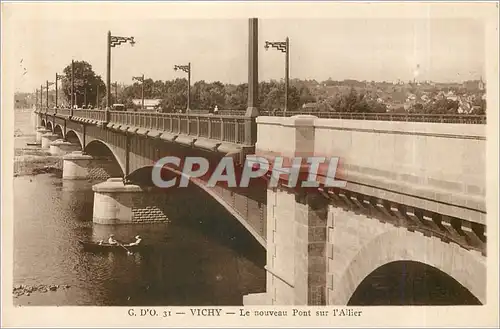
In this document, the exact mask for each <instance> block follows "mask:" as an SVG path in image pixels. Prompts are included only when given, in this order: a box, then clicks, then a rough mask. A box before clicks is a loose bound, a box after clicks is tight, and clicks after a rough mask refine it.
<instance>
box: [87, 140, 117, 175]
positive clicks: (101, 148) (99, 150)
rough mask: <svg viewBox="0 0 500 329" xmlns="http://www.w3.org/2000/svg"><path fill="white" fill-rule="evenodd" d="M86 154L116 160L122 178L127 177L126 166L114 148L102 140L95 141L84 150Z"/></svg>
mask: <svg viewBox="0 0 500 329" xmlns="http://www.w3.org/2000/svg"><path fill="white" fill-rule="evenodd" d="M83 150H84V151H85V153H87V154H88V155H92V156H96V157H110V158H112V159H114V161H115V162H116V164H117V165H118V166H119V167H120V170H121V175H122V177H123V176H124V175H125V165H124V164H123V162H122V160H121V159H120V157H118V156H117V155H116V154H115V152H114V151H113V148H112V147H110V146H109V145H108V144H107V143H105V142H103V141H100V140H93V141H91V142H90V143H88V144H87V145H85V148H84V149H83Z"/></svg>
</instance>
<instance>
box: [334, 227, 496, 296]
mask: <svg viewBox="0 0 500 329" xmlns="http://www.w3.org/2000/svg"><path fill="white" fill-rule="evenodd" d="M401 261H408V262H417V263H422V264H425V265H428V266H431V267H433V268H435V269H438V270H439V271H441V272H443V273H444V274H446V275H448V276H449V277H451V278H452V279H454V280H455V281H457V282H458V283H459V284H460V285H461V286H463V287H464V288H466V289H467V290H468V291H469V292H470V293H471V294H472V295H473V296H474V297H475V298H476V299H477V300H479V301H480V302H481V303H482V304H483V305H484V304H485V303H486V260H485V258H484V257H483V256H481V254H479V253H477V252H471V251H468V250H466V249H464V248H462V247H460V246H458V245H456V244H454V243H445V242H443V241H441V240H440V239H438V238H434V237H432V238H429V237H425V236H424V235H423V234H421V233H418V232H410V231H408V230H406V229H405V228H393V229H391V230H389V231H386V232H385V233H382V234H380V235H378V236H376V237H375V238H374V239H372V240H371V241H369V242H368V243H366V244H365V245H364V246H362V247H361V248H360V250H359V252H358V253H357V254H356V256H354V258H353V259H352V260H351V262H350V264H349V266H348V267H347V269H345V270H344V272H343V274H342V275H341V277H340V279H339V281H338V282H337V284H336V286H337V287H339V288H342V290H344V293H343V294H338V295H336V296H334V302H335V303H338V304H339V305H346V304H348V302H349V300H350V299H351V297H352V296H353V294H354V293H355V291H356V289H357V288H358V286H359V285H360V284H361V283H362V281H363V280H364V279H365V278H367V277H368V276H369V275H370V274H371V273H373V272H374V271H376V270H377V269H378V268H380V267H382V266H384V265H387V264H390V263H393V262H401ZM464 268H467V270H464Z"/></svg>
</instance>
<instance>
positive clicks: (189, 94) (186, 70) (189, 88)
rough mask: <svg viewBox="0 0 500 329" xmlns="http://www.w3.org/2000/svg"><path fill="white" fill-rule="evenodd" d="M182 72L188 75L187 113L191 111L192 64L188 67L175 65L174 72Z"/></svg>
mask: <svg viewBox="0 0 500 329" xmlns="http://www.w3.org/2000/svg"><path fill="white" fill-rule="evenodd" d="M177 70H181V71H184V72H186V73H187V74H188V90H187V108H186V112H187V111H189V110H190V109H191V63H188V65H175V66H174V71H177Z"/></svg>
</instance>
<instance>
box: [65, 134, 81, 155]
mask: <svg viewBox="0 0 500 329" xmlns="http://www.w3.org/2000/svg"><path fill="white" fill-rule="evenodd" d="M64 138H65V139H66V140H67V141H68V142H70V143H75V144H76V143H79V144H80V147H81V148H82V150H83V138H82V136H81V134H80V133H79V132H77V131H74V130H72V129H70V130H67V131H66V135H65V136H64Z"/></svg>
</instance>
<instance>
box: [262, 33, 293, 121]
mask: <svg viewBox="0 0 500 329" xmlns="http://www.w3.org/2000/svg"><path fill="white" fill-rule="evenodd" d="M269 47H273V48H276V49H277V50H280V51H281V52H283V53H285V111H284V112H285V113H286V111H287V109H288V78H289V77H288V76H289V73H290V69H289V62H290V41H289V39H288V37H286V39H285V41H266V44H265V46H264V48H265V49H266V50H268V49H269Z"/></svg>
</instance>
